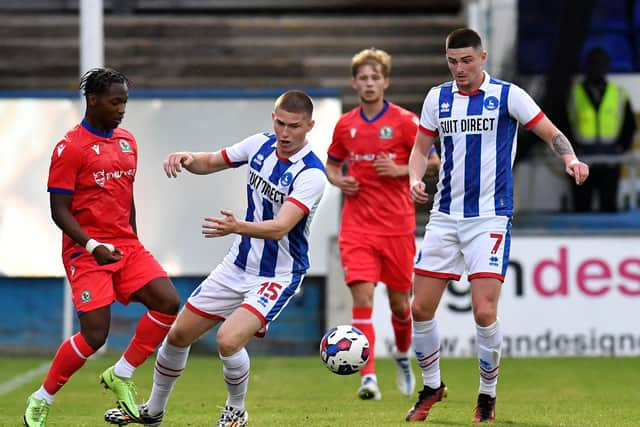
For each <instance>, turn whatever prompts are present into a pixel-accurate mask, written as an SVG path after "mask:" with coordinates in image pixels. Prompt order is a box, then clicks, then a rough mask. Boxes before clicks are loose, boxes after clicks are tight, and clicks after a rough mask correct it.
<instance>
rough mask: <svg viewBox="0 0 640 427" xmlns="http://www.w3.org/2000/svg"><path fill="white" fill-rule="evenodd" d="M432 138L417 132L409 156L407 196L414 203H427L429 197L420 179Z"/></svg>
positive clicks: (424, 170)
mask: <svg viewBox="0 0 640 427" xmlns="http://www.w3.org/2000/svg"><path fill="white" fill-rule="evenodd" d="M433 140H434V138H433V137H432V136H430V135H427V134H425V133H423V132H421V131H419V130H418V133H417V134H416V140H415V142H414V144H413V148H412V149H411V155H410V156H409V194H410V195H411V198H412V199H413V201H414V202H416V203H427V201H429V195H428V194H427V192H426V191H425V184H424V181H423V180H422V178H423V177H424V174H425V172H426V171H427V162H428V161H429V160H428V159H429V151H430V150H431V146H432V145H433Z"/></svg>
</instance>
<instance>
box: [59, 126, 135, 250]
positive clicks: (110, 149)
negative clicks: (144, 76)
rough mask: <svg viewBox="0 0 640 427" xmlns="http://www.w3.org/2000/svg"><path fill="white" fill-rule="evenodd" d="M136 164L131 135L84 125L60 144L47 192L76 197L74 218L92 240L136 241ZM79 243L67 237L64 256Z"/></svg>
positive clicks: (73, 208)
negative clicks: (103, 131)
mask: <svg viewBox="0 0 640 427" xmlns="http://www.w3.org/2000/svg"><path fill="white" fill-rule="evenodd" d="M137 159H138V146H137V144H136V140H135V138H134V137H133V135H131V133H129V132H128V131H126V130H124V129H121V128H117V129H113V130H111V131H109V133H106V134H104V133H102V132H100V131H98V130H96V129H93V128H92V127H91V126H90V125H89V124H88V123H87V122H86V121H83V122H82V123H81V124H79V125H77V126H75V127H74V128H73V129H71V130H70V131H69V132H67V133H66V135H65V136H64V138H63V139H62V140H61V141H60V142H58V143H57V144H56V146H55V148H54V150H53V154H52V156H51V165H50V167H49V179H48V183H47V187H48V188H47V191H49V192H50V193H61V194H68V195H70V196H72V200H71V207H70V209H71V214H72V215H73V216H74V217H75V219H76V220H77V221H78V223H79V224H80V226H81V227H82V229H83V230H84V232H85V233H86V234H87V235H89V236H90V237H91V238H94V239H97V240H107V241H108V240H109V239H137V236H136V234H135V232H134V231H133V227H132V226H131V223H130V218H131V208H132V203H133V181H134V179H135V175H136V167H137ZM75 244H76V243H75V242H74V241H73V240H72V239H71V238H70V237H69V236H67V235H66V234H64V233H63V241H62V249H63V252H64V251H65V250H67V249H69V248H71V247H73V246H74V245H75Z"/></svg>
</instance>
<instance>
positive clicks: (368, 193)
mask: <svg viewBox="0 0 640 427" xmlns="http://www.w3.org/2000/svg"><path fill="white" fill-rule="evenodd" d="M417 129H418V118H417V117H416V115H415V114H413V113H412V112H410V111H407V110H405V109H404V108H402V107H399V106H397V105H395V104H393V103H390V102H387V101H385V103H384V108H383V109H382V111H380V113H378V114H377V115H376V116H375V117H372V118H370V119H369V118H367V117H366V116H365V115H364V113H363V112H362V109H361V108H360V107H356V108H354V109H353V110H351V111H349V112H347V113H345V114H343V115H342V117H340V120H339V121H338V123H337V124H336V127H335V129H334V131H333V140H332V142H331V145H330V146H329V150H328V159H329V161H331V162H335V163H339V164H341V163H343V162H346V163H347V165H348V172H347V174H348V175H350V176H353V177H354V178H355V179H356V180H357V181H358V183H359V190H358V193H357V194H356V195H355V196H349V197H345V201H344V206H343V208H342V220H341V221H342V223H341V230H342V231H352V232H358V233H369V234H377V235H403V234H408V233H413V231H414V230H415V228H416V221H415V208H414V205H413V202H412V201H411V197H410V196H409V177H408V176H401V177H393V178H392V177H385V176H380V175H378V173H377V172H376V170H375V169H374V167H373V163H374V161H375V160H376V159H377V158H380V157H384V156H387V157H389V158H391V159H392V160H393V161H394V162H395V163H397V164H399V165H407V164H408V163H409V155H410V154H411V149H412V147H413V143H414V141H415V137H416V132H417Z"/></svg>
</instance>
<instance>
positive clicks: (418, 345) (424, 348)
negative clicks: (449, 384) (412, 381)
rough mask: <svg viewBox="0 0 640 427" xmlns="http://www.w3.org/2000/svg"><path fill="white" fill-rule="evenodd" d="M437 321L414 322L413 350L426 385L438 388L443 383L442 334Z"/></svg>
mask: <svg viewBox="0 0 640 427" xmlns="http://www.w3.org/2000/svg"><path fill="white" fill-rule="evenodd" d="M437 326H438V324H437V322H436V319H435V318H434V319H433V320H425V321H417V320H414V321H413V348H414V350H415V352H416V358H417V361H418V365H419V366H420V369H422V381H423V383H424V385H426V386H428V387H431V388H438V387H440V384H441V383H442V378H441V377H440V333H439V332H438V327H437Z"/></svg>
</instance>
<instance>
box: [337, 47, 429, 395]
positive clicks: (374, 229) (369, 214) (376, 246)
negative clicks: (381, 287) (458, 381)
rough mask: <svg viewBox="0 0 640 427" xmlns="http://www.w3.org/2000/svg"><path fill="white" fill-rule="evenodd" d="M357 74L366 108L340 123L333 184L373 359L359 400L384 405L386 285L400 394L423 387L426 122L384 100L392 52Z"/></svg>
mask: <svg viewBox="0 0 640 427" xmlns="http://www.w3.org/2000/svg"><path fill="white" fill-rule="evenodd" d="M351 70H352V76H353V79H352V86H353V88H354V90H355V91H356V92H357V93H358V96H359V97H360V106H359V107H357V108H354V109H353V110H351V111H349V112H347V113H345V114H344V115H342V117H341V118H340V120H339V121H338V123H337V124H336V127H335V129H334V132H333V141H332V143H331V146H330V147H329V150H328V160H327V165H326V168H327V175H328V177H329V181H330V182H331V183H332V184H333V185H335V186H337V187H339V188H340V189H341V190H342V192H343V194H344V195H345V201H344V206H343V208H342V220H341V227H340V236H339V245H340V255H341V257H342V265H343V268H344V271H345V281H346V283H347V285H348V286H349V289H350V291H351V295H352V299H353V308H352V316H353V320H352V323H353V326H355V327H357V328H358V329H360V330H362V332H363V333H364V334H365V335H366V337H367V338H368V340H369V343H370V351H371V352H370V355H369V361H368V362H367V364H366V365H365V366H364V367H363V368H362V370H361V371H360V373H361V376H362V377H361V387H360V388H359V390H358V396H359V397H360V398H361V399H374V400H379V399H380V398H381V393H380V389H379V387H378V382H377V377H376V373H375V361H374V347H375V330H374V326H373V322H372V313H373V302H374V301H373V300H374V289H375V286H376V284H377V283H378V282H383V283H384V284H385V285H386V286H387V291H388V295H389V305H390V307H391V312H392V315H391V324H392V326H393V331H394V335H395V343H396V353H395V354H394V359H395V362H396V366H397V377H396V382H397V386H398V389H399V390H400V392H401V393H402V394H404V395H406V396H409V395H411V394H412V393H413V389H414V387H415V378H414V376H413V372H412V370H411V365H410V363H409V350H410V347H411V311H410V304H409V292H410V291H411V281H412V276H413V271H412V270H413V258H414V256H415V236H414V230H415V227H416V222H415V208H414V205H413V202H412V201H411V198H410V197H409V191H408V184H409V178H408V169H407V163H408V162H409V154H410V153H411V147H412V146H413V141H414V139H415V135H416V131H417V127H418V119H417V117H416V116H415V114H413V113H412V112H410V111H407V110H405V109H403V108H401V107H399V106H397V105H395V104H393V103H390V102H388V101H386V100H385V99H384V91H385V89H387V87H388V86H389V73H390V70H391V57H390V56H389V55H388V54H387V53H386V52H384V51H382V50H379V49H373V48H372V49H365V50H363V51H361V52H359V53H357V54H356V55H354V57H353V59H352V62H351ZM433 153H434V154H433V155H432V159H433V162H434V163H433V165H434V166H435V167H437V166H438V163H439V162H438V156H437V154H435V150H434V152H433ZM345 163H346V164H347V165H348V172H347V174H346V175H345V174H343V164H345Z"/></svg>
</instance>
